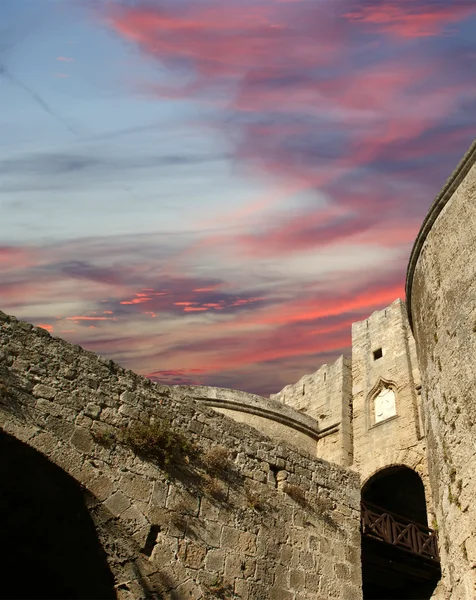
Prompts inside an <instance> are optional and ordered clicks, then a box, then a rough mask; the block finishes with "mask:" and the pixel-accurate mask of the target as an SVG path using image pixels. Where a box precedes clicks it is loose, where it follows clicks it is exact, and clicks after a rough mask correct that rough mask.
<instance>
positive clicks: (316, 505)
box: [0, 313, 362, 600]
mask: <svg viewBox="0 0 476 600" xmlns="http://www.w3.org/2000/svg"><path fill="white" fill-rule="evenodd" d="M0 425H1V427H2V429H3V431H4V433H3V434H2V436H3V437H5V436H7V438H8V440H13V442H12V443H10V446H9V447H10V448H11V452H10V453H8V455H7V454H5V453H4V454H3V455H2V456H3V458H0V466H1V467H2V469H3V470H2V471H1V472H2V473H5V472H6V471H5V468H4V463H5V461H11V460H15V452H16V450H15V448H17V447H18V446H21V447H24V448H26V449H28V452H30V454H28V453H27V454H28V456H29V458H28V461H29V462H28V461H27V463H28V464H31V461H32V460H36V459H34V458H32V457H34V456H38V457H39V458H38V465H44V464H45V460H46V459H48V460H47V463H48V464H50V465H51V466H52V468H58V469H59V470H60V472H62V473H64V474H65V476H67V477H68V478H69V479H70V480H71V481H72V482H73V483H74V484H75V485H76V483H77V484H78V485H77V486H76V487H77V490H80V491H81V494H82V498H83V500H82V502H83V503H84V507H85V510H86V511H87V514H88V515H89V518H90V519H91V520H92V522H93V524H94V527H93V529H92V531H93V532H94V531H96V533H97V545H98V548H99V549H98V552H99V554H98V556H102V555H105V557H106V559H107V569H109V573H110V578H109V575H107V576H106V577H105V579H104V581H106V583H107V582H108V581H109V579H110V580H111V589H110V590H109V591H107V593H106V592H104V589H103V588H101V589H102V592H101V593H99V592H97V595H96V596H92V595H91V596H89V597H101V598H106V597H107V598H116V597H117V598H121V599H130V600H138V599H140V598H170V599H172V598H173V599H174V600H182V599H185V598H187V599H188V600H189V599H190V598H193V599H194V600H200V599H201V598H204V599H205V598H216V597H220V598H233V597H238V598H242V599H244V600H247V599H249V600H257V599H258V598H262V599H264V600H266V599H270V600H271V599H276V600H277V599H279V600H298V599H302V598H306V599H309V600H311V599H315V600H323V599H326V600H327V599H328V598H336V599H341V600H354V599H358V598H361V597H362V591H361V567H360V532H359V514H360V489H359V478H358V475H357V474H355V473H353V472H351V471H348V470H346V469H343V468H341V467H339V466H337V465H333V464H329V463H327V462H325V461H323V460H320V459H316V458H311V457H309V456H308V455H305V454H301V453H299V452H298V451H297V450H295V449H292V448H290V447H288V446H286V445H285V444H284V443H279V442H278V443H277V442H275V441H273V440H270V439H269V438H267V437H265V436H264V435H261V434H260V433H258V432H257V431H256V430H255V429H253V428H251V427H248V426H246V425H244V424H240V423H236V422H235V421H233V420H231V419H229V418H227V417H226V416H225V415H221V414H218V413H217V412H216V411H214V410H213V409H211V408H209V407H207V406H204V405H203V402H197V401H194V400H193V399H192V398H190V397H187V394H186V391H185V390H171V389H170V388H168V387H165V386H157V385H154V384H152V382H151V381H150V380H148V379H146V378H143V377H140V376H138V375H136V374H134V373H132V372H130V371H126V370H124V369H123V368H121V367H119V366H118V365H117V364H115V363H113V362H112V361H109V360H106V359H103V358H100V357H98V356H96V355H94V354H92V353H90V352H86V351H84V350H82V349H81V348H79V347H77V346H73V345H71V344H68V343H66V342H65V341H63V340H61V339H57V338H53V337H51V336H50V334H49V333H48V332H46V331H44V330H42V329H40V328H35V327H33V326H31V325H29V324H27V323H22V322H18V321H17V320H16V319H14V318H13V317H8V316H6V315H4V314H3V313H0ZM154 426H160V427H161V428H162V430H163V431H165V432H168V434H169V435H172V433H173V432H175V433H173V435H175V436H178V437H176V438H174V439H175V441H176V442H177V440H178V441H179V442H180V443H179V445H178V446H177V444H176V445H175V446H174V450H173V460H171V462H170V463H167V462H166V461H163V460H162V462H160V461H159V462H157V460H155V459H151V458H148V459H147V458H145V457H144V452H145V451H146V448H147V444H146V443H145V442H146V441H147V440H144V446H143V447H141V446H140V445H139V447H138V446H137V440H136V445H135V446H134V445H132V447H131V444H130V441H129V442H127V441H126V440H127V439H128V438H127V436H126V437H124V433H127V432H128V431H129V433H131V431H136V432H137V431H142V432H144V431H146V432H150V431H153V430H154V429H153V428H154ZM134 428H135V429H134ZM129 439H130V436H129ZM8 440H7V441H8ZM149 441H150V440H149ZM180 444H183V446H184V448H183V449H182V450H181V448H180V447H179V446H180ZM191 444H193V446H191ZM192 448H193V451H192ZM177 453H178V454H177ZM20 454H21V452H20ZM43 457H46V458H43ZM162 458H163V457H162ZM42 461H43V462H42ZM27 463H21V462H19V463H15V464H27ZM55 465H56V467H55ZM58 469H57V470H58ZM47 471H48V468H46V467H45V469H44V473H45V481H47V477H46V472H47ZM42 473H43V471H42ZM19 475H21V474H19ZM55 477H56V476H55ZM60 480H61V477H59V479H58V477H57V479H55V481H56V483H55V485H56V487H58V486H59V485H60V484H59V483H58V481H60ZM78 486H79V487H78ZM73 487H74V486H73ZM55 489H56V488H55ZM75 489H76V488H75ZM60 491H61V489H60V488H59V492H58V489H56V492H55V493H56V497H57V496H58V493H60ZM54 495H55V494H52V495H51V497H53V496H54ZM60 495H61V494H60ZM21 501H22V499H21V498H20V497H18V498H17V499H16V503H17V504H18V505H19V506H20V507H21V506H23V505H22V504H21ZM12 502H13V503H14V504H15V499H13V500H12ZM58 506H59V505H58ZM3 508H4V509H5V507H3ZM15 510H16V511H17V513H18V514H19V515H20V516H21V515H22V513H21V510H23V509H18V508H15ZM30 510H33V507H32V506H30V505H28V506H26V507H25V514H24V515H23V517H25V518H26V517H27V516H28V515H27V514H26V513H28V511H30ZM17 513H15V514H17ZM2 514H3V519H4V520H5V523H4V524H3V526H2V530H8V531H10V529H9V528H8V527H6V521H8V519H9V518H10V511H8V510H4V511H2ZM40 521H41V519H37V520H34V519H33V520H32V519H30V520H28V523H29V527H31V529H29V531H28V536H29V539H33V540H36V543H37V544H38V543H39V542H38V539H40V540H41V543H42V544H44V547H42V548H41V549H40V548H39V550H40V551H39V552H38V556H37V558H38V559H39V558H40V555H43V558H44V560H45V564H48V565H49V566H50V568H53V566H52V565H54V564H55V560H54V559H55V556H59V555H61V556H62V557H63V560H67V556H68V554H69V550H68V548H67V547H64V548H59V549H58V548H57V549H56V550H55V551H56V552H57V554H56V555H55V554H54V553H53V550H52V549H51V547H50V545H48V540H47V538H45V537H41V536H38V535H35V532H37V531H38V527H41V522H40ZM68 522H69V521H68ZM5 527H6V528H5ZM84 530H85V529H84ZM25 541H26V540H25V539H20V540H18V539H15V536H14V535H13V534H12V537H11V539H10V538H9V539H7V540H5V539H4V545H9V544H12V545H13V547H14V548H15V552H18V553H19V555H20V556H21V552H23V551H24V549H25V546H28V544H25ZM93 545H94V544H93ZM77 552H79V550H78V551H77ZM101 553H102V554H101ZM65 556H66V558H65ZM98 560H99V559H98ZM88 573H89V571H88V572H86V574H85V575H83V576H82V578H81V577H79V578H78V579H82V581H77V582H76V581H71V580H70V581H69V582H68V585H70V586H72V587H74V586H76V587H75V588H74V589H75V593H76V594H77V596H76V597H78V595H79V596H81V590H82V589H84V585H86V584H88V583H89V584H91V585H93V584H94V581H93V579H94V577H93V576H92V575H90V574H89V575H90V578H92V579H91V581H86V580H87V579H88ZM56 575H59V574H56ZM44 576H45V577H46V576H47V575H46V574H45V575H44ZM54 576H55V574H54V573H53V574H52V578H53V577H54ZM9 577H13V576H10V575H9V573H6V574H5V577H4V581H3V584H5V585H7V587H8V584H9V583H10V584H11V585H16V586H19V587H20V588H21V586H22V585H26V584H27V583H26V582H22V581H21V578H15V580H14V581H13V583H12V582H11V581H9ZM106 583H105V584H104V585H106ZM35 584H36V585H37V586H38V585H39V582H36V583H35ZM81 586H83V587H81ZM93 587H94V585H93ZM17 591H18V590H17ZM19 593H20V594H21V589H20V592H19ZM68 593H69V592H68ZM83 596H84V594H83ZM50 597H52V596H50ZM58 597H61V596H58ZM62 597H66V596H64V595H63V596H62Z"/></svg>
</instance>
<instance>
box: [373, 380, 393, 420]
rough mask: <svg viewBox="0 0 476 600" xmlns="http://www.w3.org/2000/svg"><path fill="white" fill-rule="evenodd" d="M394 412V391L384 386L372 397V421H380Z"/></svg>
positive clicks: (391, 415)
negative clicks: (373, 417)
mask: <svg viewBox="0 0 476 600" xmlns="http://www.w3.org/2000/svg"><path fill="white" fill-rule="evenodd" d="M396 414H397V406H396V402H395V392H394V391H393V390H392V389H390V388H388V387H384V388H382V389H381V390H380V392H379V393H378V394H377V396H375V398H374V416H375V420H374V422H375V423H381V422H382V421H385V420H386V419H389V418H390V417H394V416H395V415H396Z"/></svg>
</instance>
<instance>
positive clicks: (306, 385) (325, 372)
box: [270, 356, 352, 466]
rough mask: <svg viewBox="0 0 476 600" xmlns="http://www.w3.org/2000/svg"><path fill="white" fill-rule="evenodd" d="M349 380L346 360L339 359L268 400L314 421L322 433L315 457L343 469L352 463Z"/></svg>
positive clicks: (349, 369) (350, 391)
mask: <svg viewBox="0 0 476 600" xmlns="http://www.w3.org/2000/svg"><path fill="white" fill-rule="evenodd" d="M351 377H352V374H351V363H350V360H349V359H348V358H346V357H344V356H340V357H339V358H338V359H337V360H336V361H335V362H334V363H332V364H330V365H323V366H322V367H320V368H319V369H318V370H317V371H316V372H315V373H312V374H310V375H304V376H303V377H301V379H300V380H299V381H298V382H297V383H295V384H292V385H287V386H286V387H284V388H283V389H282V390H281V391H280V392H278V393H277V394H272V395H271V396H270V398H271V399H274V400H277V401H280V402H282V403H283V404H285V405H286V406H290V407H292V408H294V409H295V410H297V411H299V412H301V413H304V414H306V415H309V416H311V417H313V418H314V419H316V421H317V422H318V424H319V431H320V432H322V435H321V437H320V439H319V442H318V446H317V454H318V456H320V457H321V458H324V459H325V460H329V461H332V462H336V463H338V464H341V465H343V466H347V465H349V464H350V463H351V462H352V430H351V412H352V381H351Z"/></svg>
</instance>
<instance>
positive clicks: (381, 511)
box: [361, 465, 441, 600]
mask: <svg viewBox="0 0 476 600" xmlns="http://www.w3.org/2000/svg"><path fill="white" fill-rule="evenodd" d="M361 533H362V577H363V597H364V600H375V599H377V598H379V599H381V598H386V599H392V598H393V599H397V598H398V599H399V600H406V599H418V600H429V599H430V598H431V597H432V594H433V592H434V590H435V587H436V584H437V583H438V581H439V579H440V576H441V571H440V563H439V555H438V543H437V536H436V532H435V531H433V530H432V529H430V528H429V527H428V517H427V511H426V500H425V490H424V486H423V482H422V480H421V478H420V476H419V475H418V473H416V472H415V471H413V470H412V469H410V468H408V467H407V466H405V465H398V466H392V467H388V468H386V469H382V470H381V471H378V472H377V473H375V475H373V476H372V477H371V478H370V479H369V480H368V481H367V482H366V483H365V485H364V487H363V489H362V518H361Z"/></svg>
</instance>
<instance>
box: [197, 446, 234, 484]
mask: <svg viewBox="0 0 476 600" xmlns="http://www.w3.org/2000/svg"><path fill="white" fill-rule="evenodd" d="M203 463H204V466H205V467H206V469H207V471H208V472H209V474H210V475H217V476H219V477H224V476H226V475H227V474H228V473H229V471H230V470H231V468H232V465H231V461H230V455H229V451H228V449H227V448H224V447H223V446H213V448H210V449H209V450H208V451H207V452H206V453H205V455H204V456H203Z"/></svg>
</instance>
